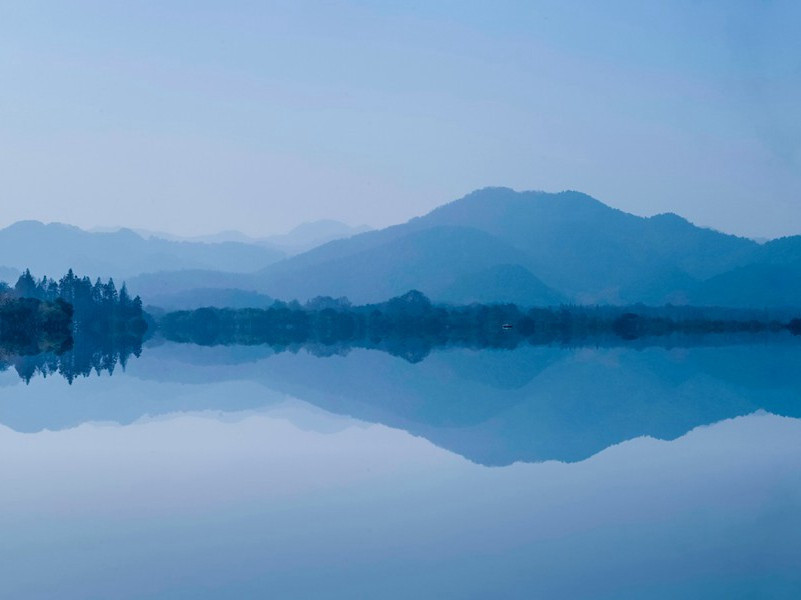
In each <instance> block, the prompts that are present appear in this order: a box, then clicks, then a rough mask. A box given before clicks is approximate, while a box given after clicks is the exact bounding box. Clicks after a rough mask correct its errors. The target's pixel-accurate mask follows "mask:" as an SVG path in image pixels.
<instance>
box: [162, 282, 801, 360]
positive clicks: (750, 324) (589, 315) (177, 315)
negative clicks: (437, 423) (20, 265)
mask: <svg viewBox="0 0 801 600" xmlns="http://www.w3.org/2000/svg"><path fill="white" fill-rule="evenodd" d="M159 328H160V330H161V332H162V334H163V335H164V336H165V337H166V338H167V339H169V340H172V341H176V342H190V343H195V344H201V345H216V344H268V345H270V346H272V347H273V348H274V349H275V350H277V351H282V350H297V349H299V348H301V347H304V348H306V349H308V350H309V351H311V352H313V353H315V354H319V355H329V354H337V353H343V352H346V351H347V350H348V349H349V348H352V347H361V348H372V349H378V350H383V351H385V352H389V353H391V354H394V355H397V356H402V357H404V358H405V359H407V360H410V361H413V362H414V361H419V360H422V359H423V358H424V357H425V356H426V355H427V354H428V353H429V352H430V351H431V350H432V349H433V348H435V347H443V346H462V347H471V348H509V349H511V348H515V347H517V346H519V345H521V344H564V345H582V344H588V343H589V344H593V345H608V344H621V343H626V344H642V345H648V344H654V343H661V344H666V345H674V344H685V345H687V344H690V345H692V344H694V343H699V341H700V340H699V338H701V337H702V336H704V337H706V336H709V335H710V334H726V335H725V336H718V340H717V341H724V340H729V341H731V340H732V338H733V337H737V336H740V337H748V338H750V337H752V336H753V335H754V334H773V333H778V332H781V331H783V330H787V329H789V330H791V331H792V332H794V333H799V332H801V321H799V320H798V319H794V320H792V321H790V322H789V323H788V322H787V320H786V319H781V318H780V317H778V316H776V315H769V314H766V313H764V312H757V311H745V310H727V309H712V308H709V309H705V308H689V307H670V306H668V307H660V308H651V307H645V306H636V307H627V308H621V307H579V306H565V307H560V308H533V309H528V310H527V309H522V308H520V307H517V306H515V305H512V304H498V305H482V304H474V305H469V306H444V305H435V304H432V303H431V302H430V301H429V300H428V299H427V298H426V297H425V296H424V295H423V294H421V293H420V292H415V291H412V292H409V293H407V294H405V295H404V296H401V297H398V298H393V299H392V300H389V301H387V302H384V303H380V304H371V305H365V306H351V305H350V303H349V302H348V301H347V300H346V299H340V300H334V299H332V298H317V299H315V300H312V301H310V302H308V303H307V304H306V305H305V306H301V305H300V304H298V303H297V302H293V303H289V304H287V303H282V302H276V303H275V304H274V305H273V306H272V307H270V308H268V309H239V310H233V309H216V308H202V309H198V310H194V311H178V312H173V313H168V314H166V315H164V316H163V317H162V318H161V320H160V322H159Z"/></svg>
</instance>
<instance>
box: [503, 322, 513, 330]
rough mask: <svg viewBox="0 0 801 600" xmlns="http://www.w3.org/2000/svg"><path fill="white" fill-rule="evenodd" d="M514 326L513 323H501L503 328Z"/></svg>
mask: <svg viewBox="0 0 801 600" xmlns="http://www.w3.org/2000/svg"><path fill="white" fill-rule="evenodd" d="M512 327H513V326H512V324H511V323H504V324H503V325H501V329H512Z"/></svg>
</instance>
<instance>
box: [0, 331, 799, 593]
mask: <svg viewBox="0 0 801 600" xmlns="http://www.w3.org/2000/svg"><path fill="white" fill-rule="evenodd" d="M799 417H801V344H794V343H777V344H761V345H742V344H740V345H732V346H721V347H694V348H674V349H665V348H646V349H634V348H574V349H571V348H550V347H526V348H519V349H517V350H513V351H493V350H469V349H448V350H443V351H438V352H435V353H433V354H431V355H429V356H428V357H426V358H425V359H424V360H422V361H421V362H418V363H410V362H407V361H405V360H403V359H402V358H398V357H395V356H391V355H388V354H383V353H381V352H377V351H368V350H353V351H351V352H349V353H348V354H347V355H344V356H338V355H337V356H328V357H316V356H313V355H312V354H310V353H309V352H307V351H305V350H301V351H300V352H298V353H294V354H293V353H289V352H285V353H280V354H274V353H273V352H272V351H271V350H270V349H269V348H267V347H213V348H208V347H199V346H191V345H177V344H151V346H150V347H146V348H145V350H144V352H143V354H142V356H141V357H140V358H139V359H133V358H132V359H131V361H130V362H129V363H128V364H127V368H126V369H125V371H124V372H123V371H122V370H121V369H119V368H118V369H116V370H115V373H114V375H113V376H109V375H108V374H103V375H101V376H92V377H89V378H78V379H77V380H76V381H75V382H74V383H73V384H72V385H68V383H67V382H66V381H65V380H64V379H62V378H60V377H58V376H54V375H51V376H49V377H47V378H43V377H41V376H37V377H34V378H33V379H31V381H30V383H28V384H26V383H25V382H23V381H22V380H20V379H19V377H18V376H17V373H16V371H15V370H14V368H13V367H9V368H7V369H6V370H5V371H4V372H2V373H0V456H2V461H0V488H1V491H0V597H3V598H67V599H70V598H76V599H77V598H80V599H83V598H436V599H447V598H798V597H801V420H799Z"/></svg>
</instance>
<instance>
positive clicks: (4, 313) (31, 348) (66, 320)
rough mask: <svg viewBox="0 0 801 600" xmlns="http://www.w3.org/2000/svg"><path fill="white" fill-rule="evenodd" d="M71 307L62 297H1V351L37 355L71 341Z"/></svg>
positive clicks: (62, 346) (64, 346)
mask: <svg viewBox="0 0 801 600" xmlns="http://www.w3.org/2000/svg"><path fill="white" fill-rule="evenodd" d="M71 333H72V306H70V305H69V304H67V303H66V302H64V301H63V300H59V299H56V300H55V301H53V302H50V301H46V300H39V299H37V298H14V297H9V296H0V348H2V352H5V353H8V352H13V353H16V354H36V353H39V352H47V351H52V350H61V349H64V348H67V347H69V345H70V344H71V343H72V335H71Z"/></svg>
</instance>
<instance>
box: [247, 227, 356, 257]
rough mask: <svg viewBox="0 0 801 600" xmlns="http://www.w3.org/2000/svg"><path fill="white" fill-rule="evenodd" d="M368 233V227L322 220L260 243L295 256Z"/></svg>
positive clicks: (267, 238)
mask: <svg viewBox="0 0 801 600" xmlns="http://www.w3.org/2000/svg"><path fill="white" fill-rule="evenodd" d="M366 231H370V228H369V227H368V226H367V225H359V226H357V227H351V226H350V225H347V224H346V223H341V222H340V221H333V220H331V219H321V220H319V221H311V222H309V223H302V224H300V225H298V226H297V227H295V228H294V229H292V230H291V231H290V232H289V233H285V234H281V235H272V236H269V237H266V238H263V239H262V240H260V242H262V243H267V244H271V245H273V246H275V247H276V248H280V249H281V250H283V251H284V252H286V253H287V254H289V255H293V254H299V253H301V252H305V251H306V250H311V249H312V248H314V247H316V246H320V245H322V244H325V243H328V242H330V241H333V240H338V239H343V238H349V237H351V236H354V235H357V234H359V233H364V232H366Z"/></svg>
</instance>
